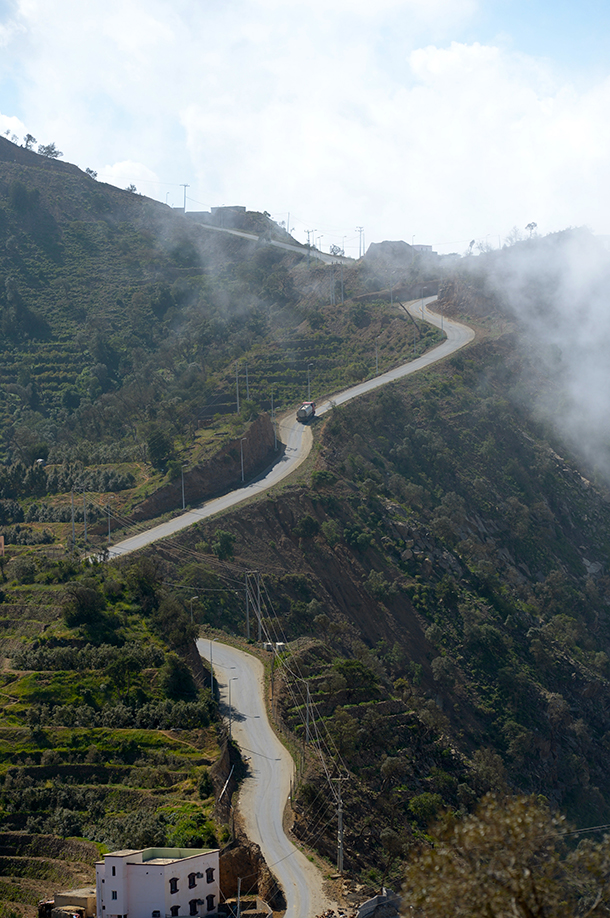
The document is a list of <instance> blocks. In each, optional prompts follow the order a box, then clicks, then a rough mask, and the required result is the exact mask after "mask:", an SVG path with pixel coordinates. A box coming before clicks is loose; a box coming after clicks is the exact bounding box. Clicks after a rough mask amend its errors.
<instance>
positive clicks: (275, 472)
mask: <svg viewBox="0 0 610 918" xmlns="http://www.w3.org/2000/svg"><path fill="white" fill-rule="evenodd" d="M435 299H436V297H427V298H426V299H424V300H420V301H418V302H417V303H416V304H414V305H412V306H411V307H410V311H411V313H412V314H413V315H415V316H417V317H418V318H424V319H425V320H426V321H427V322H430V324H431V325H436V326H437V327H439V328H441V327H442V328H443V330H444V332H445V334H446V335H447V337H446V339H445V341H443V342H442V343H441V344H439V345H438V346H437V347H435V348H433V349H432V350H430V351H428V352H427V353H426V354H423V355H422V356H421V357H418V358H417V360H412V361H411V362H410V363H405V364H403V365H402V366H400V367H396V368H395V369H394V370H389V371H388V372H387V373H382V374H381V375H380V376H375V377H374V378H373V379H369V380H367V381H366V382H363V383H360V384H359V385H357V386H352V387H351V388H350V389H345V390H344V391H343V392H338V393H337V394H336V395H333V396H331V397H330V398H328V399H326V400H324V401H323V402H321V403H320V404H318V406H317V408H316V414H317V415H318V416H320V415H324V414H326V412H327V411H330V410H331V408H333V406H335V405H343V404H345V402H349V401H351V400H352V399H353V398H357V397H358V396H359V395H364V393H366V392H372V391H373V390H374V389H379V388H380V387H381V386H385V385H387V384H388V383H390V382H394V381H395V380H397V379H403V378H404V377H405V376H410V375H411V374H412V373H417V372H418V371H419V370H422V369H423V368H424V367H428V366H430V365H431V364H433V363H436V362H437V361H439V360H442V359H443V358H444V357H447V356H448V355H449V354H452V353H453V352H454V351H457V350H459V348H461V347H464V345H466V344H468V343H469V342H470V341H472V339H473V338H474V332H473V330H472V329H471V328H468V326H466V325H460V324H459V323H457V322H450V321H448V320H447V319H442V318H441V317H440V316H438V315H436V313H433V312H430V310H429V308H428V306H429V304H430V303H432V302H434V300H435ZM278 428H279V429H278V437H279V439H280V440H281V442H282V443H284V444H285V450H284V453H283V455H282V456H281V458H280V460H279V461H278V462H277V463H275V465H273V466H272V467H271V468H270V469H269V470H268V471H267V472H265V473H264V474H263V475H262V476H260V477H259V478H257V479H255V480H254V481H251V482H248V483H247V484H245V485H244V487H242V488H238V489H237V490H236V491H231V492H230V493H229V494H225V495H223V496H222V497H217V498H215V499H214V500H210V501H208V502H207V503H205V504H203V506H201V507H198V508H197V509H194V510H188V511H187V512H186V513H181V514H180V515H179V516H176V517H174V519H172V520H169V521H168V522H166V523H161V524H160V525H158V526H154V527H153V528H152V529H147V530H146V531H144V532H141V533H139V534H138V535H135V536H131V537H130V538H128V539H124V540H123V541H121V542H117V543H116V544H115V545H111V546H110V547H109V550H108V553H109V556H110V557H111V558H117V557H119V556H120V555H125V554H129V553H131V552H133V551H137V550H138V549H140V548H144V547H145V546H146V545H150V544H151V543H152V542H157V541H159V540H160V539H167V538H169V537H170V536H172V535H174V534H175V533H176V532H180V530H182V529H186V528H187V527H188V526H192V525H193V523H198V522H199V521H200V520H204V519H208V518H209V517H211V516H215V515H216V514H217V513H222V512H223V511H225V510H229V509H230V508H231V507H235V506H236V505H237V504H240V503H242V502H243V501H244V500H247V499H248V498H249V497H252V496H253V495H255V494H259V493H260V492H262V491H268V490H269V489H270V488H272V487H273V486H274V485H275V484H277V483H278V482H279V481H281V480H282V479H283V478H286V477H287V476H288V475H290V474H292V472H294V471H295V469H297V468H298V467H299V465H301V463H302V462H303V461H304V460H305V459H306V458H307V456H308V455H309V451H310V449H311V446H312V442H313V439H312V434H311V430H310V428H309V427H308V426H307V425H304V424H301V423H299V422H298V421H297V420H296V418H295V414H294V412H290V414H288V415H286V416H285V417H283V418H281V419H280V420H279V422H278Z"/></svg>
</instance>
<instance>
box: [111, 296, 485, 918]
mask: <svg viewBox="0 0 610 918" xmlns="http://www.w3.org/2000/svg"><path fill="white" fill-rule="evenodd" d="M435 299H436V297H428V298H427V299H426V300H421V301H419V302H418V303H417V304H415V305H413V306H412V307H411V312H412V314H413V315H417V316H418V317H420V316H421V317H422V318H425V319H426V321H428V322H430V323H431V324H433V325H436V326H438V327H442V328H443V329H444V331H445V332H446V335H447V338H446V340H445V341H443V342H442V343H441V344H439V345H438V347H435V348H434V349H433V350H431V351H429V352H428V353H426V354H424V355H423V356H422V357H418V358H417V360H413V361H412V362H411V363H407V364H403V365H402V366H400V367H397V368H396V369H394V370H390V371H389V372H387V373H382V374H381V376H376V377H375V378H374V379H370V380H368V381H367V382H364V383H360V384H359V385H357V386H353V387H352V388H350V389H346V390H345V391H344V392H340V393H338V394H337V395H335V396H333V397H332V398H329V399H327V400H325V401H324V402H322V403H321V404H319V405H318V406H317V409H316V414H317V415H324V414H326V412H327V411H330V410H331V408H332V407H333V406H335V405H342V404H344V403H345V402H348V401H350V400H351V399H353V398H357V397H358V396H359V395H363V394H364V393H366V392H372V391H373V390H374V389H378V388H380V387H381V386H384V385H387V384H388V383H390V382H393V381H395V380H398V379H402V378H404V377H405V376H409V375H411V374H412V373H416V372H418V371H419V370H421V369H423V368H424V367H427V366H430V365H431V364H433V363H436V362H437V361H438V360H441V359H442V358H444V357H446V356H448V355H449V354H451V353H453V352H454V351H456V350H458V349H459V348H461V347H464V345H466V344H468V342H469V341H471V340H472V339H473V338H474V332H473V331H472V329H470V328H468V327H467V326H465V325H460V324H458V323H457V322H450V321H447V320H446V319H445V320H443V319H442V318H441V317H440V316H437V315H436V314H434V313H432V312H430V311H429V309H428V305H429V304H430V303H431V302H433V301H434V300H435ZM279 427H280V430H279V436H280V439H281V441H282V442H283V443H285V444H286V449H285V452H284V455H283V456H282V457H281V459H280V460H279V462H277V463H276V464H275V465H274V466H273V467H272V468H271V469H270V470H269V471H268V472H267V473H266V474H264V475H263V476H261V477H260V478H259V479H258V480H257V481H253V482H250V483H249V484H247V485H246V486H245V487H243V488H240V489H238V490H237V491H233V492H231V493H230V494H227V495H225V496H224V497H219V498H216V499H215V500H212V501H209V502H208V503H207V504H204V505H203V506H202V507H200V508H199V509H197V510H191V511H189V512H188V513H183V514H181V515H180V516H178V517H176V518H175V519H173V520H170V521H169V522H168V523H163V524H162V525H160V526H155V527H154V528H153V529H149V530H147V531H146V532H144V533H141V534H140V535H138V536H135V537H133V538H131V539H126V540H125V541H124V542H120V543H118V544H117V545H115V546H113V547H112V548H111V549H110V554H111V556H118V555H121V554H126V553H128V552H132V551H136V550H137V549H138V548H142V547H143V546H145V545H148V544H150V543H151V542H155V541H157V540H159V539H164V538H167V537H169V536H171V535H173V534H174V533H175V532H178V531H179V530H181V529H185V528H186V527H187V526H190V525H192V524H193V523H196V522H198V521H199V520H201V519H205V518H207V517H210V516H213V515H214V514H216V513H220V512H221V511H223V510H226V509H228V508H230V507H233V506H235V505H236V504H239V503H241V502H242V501H243V500H245V499H247V498H248V497H250V496H252V495H253V494H255V493H257V492H260V491H263V490H269V488H271V487H273V485H274V484H276V483H277V482H278V481H281V480H282V479H283V478H285V477H286V476H287V475H289V474H291V473H292V472H293V471H294V470H295V469H296V468H297V467H298V466H299V465H300V464H301V463H302V462H303V461H304V459H305V458H306V457H307V455H308V454H309V451H310V449H311V445H312V434H311V430H310V428H309V427H307V426H306V425H303V424H300V423H299V422H297V421H296V419H295V417H294V413H292V412H291V414H290V415H287V416H286V417H285V418H283V419H282V420H281V421H280V424H279ZM197 647H198V649H199V652H200V654H201V655H202V656H203V657H204V658H205V659H207V660H209V659H210V642H209V641H206V640H200V641H198V642H197ZM213 664H214V672H215V675H216V678H217V679H218V684H219V690H220V698H221V702H222V708H223V713H224V715H225V717H228V715H229V680H230V684H231V713H232V718H233V725H232V730H233V736H234V738H235V740H236V741H237V743H238V744H239V746H240V749H241V750H242V753H243V754H244V756H247V757H248V758H249V774H248V777H247V778H246V779H245V781H244V783H243V785H242V788H241V791H240V802H239V807H240V813H241V815H242V818H243V820H244V827H245V830H246V833H247V835H248V837H249V838H251V839H252V841H255V842H256V843H257V844H259V845H260V847H261V850H262V851H263V854H264V856H265V860H266V862H267V865H268V866H269V868H270V869H271V870H272V871H273V873H274V874H275V876H276V877H277V879H278V881H279V882H280V884H281V885H282V888H283V889H284V892H285V894H286V899H287V903H288V909H287V912H286V915H287V918H313V916H315V915H317V914H320V913H321V912H322V911H324V910H325V909H326V908H328V907H332V905H333V903H330V902H329V901H328V900H327V899H326V897H325V895H324V893H323V890H322V880H321V876H320V873H319V871H318V870H317V869H316V868H315V867H314V866H313V865H312V864H311V863H310V862H309V861H308V860H307V858H306V857H305V856H304V855H303V854H301V852H300V851H299V850H298V849H297V848H295V847H294V845H293V844H292V843H291V842H290V840H289V839H288V838H287V837H286V835H285V834H284V831H283V828H282V816H283V812H284V806H285V804H286V801H287V799H288V794H289V789H290V779H291V776H292V773H293V762H292V759H291V757H290V755H289V754H288V752H287V751H286V749H285V748H284V747H283V746H282V744H281V743H280V741H279V740H278V739H277V737H276V736H275V734H274V733H273V731H272V729H271V727H270V725H269V721H268V719H267V713H266V709H265V703H264V689H263V667H262V664H261V663H260V661H259V660H257V659H256V658H255V657H252V656H251V655H250V654H246V653H243V652H242V651H239V650H236V649H235V648H233V647H229V646H228V645H226V644H220V643H218V642H216V641H214V642H213Z"/></svg>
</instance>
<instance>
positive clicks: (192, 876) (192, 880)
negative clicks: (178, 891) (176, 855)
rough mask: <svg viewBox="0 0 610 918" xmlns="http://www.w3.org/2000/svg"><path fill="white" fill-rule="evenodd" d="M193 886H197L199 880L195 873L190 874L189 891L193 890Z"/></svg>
mask: <svg viewBox="0 0 610 918" xmlns="http://www.w3.org/2000/svg"><path fill="white" fill-rule="evenodd" d="M193 886H197V878H196V876H195V874H194V873H189V889H192V888H193Z"/></svg>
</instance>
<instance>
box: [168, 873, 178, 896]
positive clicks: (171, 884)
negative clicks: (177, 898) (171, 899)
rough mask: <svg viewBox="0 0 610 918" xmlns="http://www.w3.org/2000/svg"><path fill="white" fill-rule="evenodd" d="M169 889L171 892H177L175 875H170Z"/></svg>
mask: <svg viewBox="0 0 610 918" xmlns="http://www.w3.org/2000/svg"><path fill="white" fill-rule="evenodd" d="M169 891H170V892H171V893H177V892H178V880H177V879H176V877H172V878H171V880H170V881H169Z"/></svg>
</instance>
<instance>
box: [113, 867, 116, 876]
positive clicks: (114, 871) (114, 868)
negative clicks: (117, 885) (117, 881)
mask: <svg viewBox="0 0 610 918" xmlns="http://www.w3.org/2000/svg"><path fill="white" fill-rule="evenodd" d="M112 876H113V877H116V867H113V868H112Z"/></svg>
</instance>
